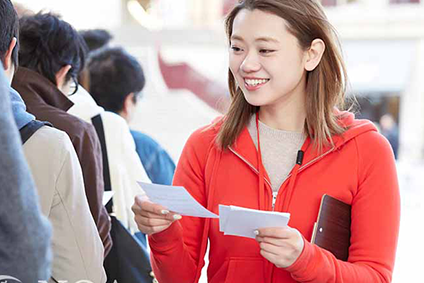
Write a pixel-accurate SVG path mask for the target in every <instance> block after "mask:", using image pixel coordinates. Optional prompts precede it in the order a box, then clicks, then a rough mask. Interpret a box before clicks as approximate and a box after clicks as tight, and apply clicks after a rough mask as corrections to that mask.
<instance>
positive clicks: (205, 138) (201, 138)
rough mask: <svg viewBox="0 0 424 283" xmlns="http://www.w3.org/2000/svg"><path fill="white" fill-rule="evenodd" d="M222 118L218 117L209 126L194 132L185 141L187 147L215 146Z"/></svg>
mask: <svg viewBox="0 0 424 283" xmlns="http://www.w3.org/2000/svg"><path fill="white" fill-rule="evenodd" d="M222 122H223V118H222V117H218V118H216V119H215V120H213V121H212V122H211V123H210V124H209V125H205V126H203V127H201V128H199V129H197V130H196V131H194V132H193V133H192V134H191V135H190V137H189V138H188V140H187V145H192V146H196V147H210V146H211V145H213V144H215V140H216V137H217V136H218V133H219V129H220V127H221V125H222Z"/></svg>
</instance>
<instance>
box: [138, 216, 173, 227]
mask: <svg viewBox="0 0 424 283" xmlns="http://www.w3.org/2000/svg"><path fill="white" fill-rule="evenodd" d="M134 219H135V222H137V224H141V225H143V226H145V227H155V226H165V225H170V224H171V223H172V221H170V220H166V219H155V218H146V217H142V216H140V215H136V216H135V218H134Z"/></svg>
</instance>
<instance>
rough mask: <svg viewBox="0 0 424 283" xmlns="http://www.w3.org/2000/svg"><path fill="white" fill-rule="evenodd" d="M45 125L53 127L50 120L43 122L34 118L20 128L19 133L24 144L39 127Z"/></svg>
mask: <svg viewBox="0 0 424 283" xmlns="http://www.w3.org/2000/svg"><path fill="white" fill-rule="evenodd" d="M43 126H50V127H53V125H52V124H50V123H49V122H42V121H38V120H32V121H31V122H29V123H28V124H26V125H25V126H24V127H22V128H21V129H20V130H19V134H20V135H21V140H22V145H24V144H25V143H26V142H27V141H28V140H29V139H30V138H31V137H32V135H34V134H35V132H37V131H38V130H39V129H41V128H42V127H43Z"/></svg>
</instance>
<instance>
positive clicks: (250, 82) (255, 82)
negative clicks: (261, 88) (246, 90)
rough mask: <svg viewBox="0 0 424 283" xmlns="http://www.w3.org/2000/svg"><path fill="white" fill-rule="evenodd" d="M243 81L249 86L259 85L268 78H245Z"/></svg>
mask: <svg viewBox="0 0 424 283" xmlns="http://www.w3.org/2000/svg"><path fill="white" fill-rule="evenodd" d="M244 81H245V83H246V84H247V85H249V86H257V85H260V84H264V83H266V82H267V81H269V80H268V79H261V80H252V79H245V80H244Z"/></svg>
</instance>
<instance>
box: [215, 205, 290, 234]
mask: <svg viewBox="0 0 424 283" xmlns="http://www.w3.org/2000/svg"><path fill="white" fill-rule="evenodd" d="M219 211H220V215H219V216H220V219H219V221H220V227H219V230H220V231H221V232H224V235H233V236H241V237H247V238H253V239H254V238H255V236H256V235H255V234H254V231H255V230H257V229H260V228H270V227H281V228H283V227H286V226H287V224H288V222H289V220H290V213H282V212H275V211H262V210H255V209H248V208H243V207H239V206H224V205H220V206H219ZM221 212H222V213H223V214H222V215H221Z"/></svg>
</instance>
